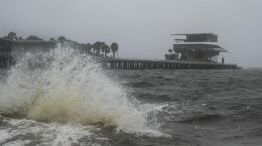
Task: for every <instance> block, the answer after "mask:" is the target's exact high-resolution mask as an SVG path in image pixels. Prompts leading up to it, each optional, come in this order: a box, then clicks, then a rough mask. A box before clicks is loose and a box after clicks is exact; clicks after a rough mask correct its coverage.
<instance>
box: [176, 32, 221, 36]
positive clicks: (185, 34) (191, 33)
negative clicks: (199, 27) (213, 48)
mask: <svg viewBox="0 0 262 146" xmlns="http://www.w3.org/2000/svg"><path fill="white" fill-rule="evenodd" d="M171 35H214V36H217V35H216V34H214V33H176V34H171Z"/></svg>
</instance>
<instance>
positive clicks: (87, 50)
mask: <svg viewBox="0 0 262 146" xmlns="http://www.w3.org/2000/svg"><path fill="white" fill-rule="evenodd" d="M92 48H93V46H92V44H90V43H87V44H86V45H85V51H86V52H87V53H89V54H90V53H91V50H92Z"/></svg>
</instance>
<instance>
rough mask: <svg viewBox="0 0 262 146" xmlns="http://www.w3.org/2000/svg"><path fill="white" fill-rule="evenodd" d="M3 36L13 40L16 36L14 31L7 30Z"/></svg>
mask: <svg viewBox="0 0 262 146" xmlns="http://www.w3.org/2000/svg"><path fill="white" fill-rule="evenodd" d="M5 38H7V39H10V40H14V39H15V38H17V36H16V33H15V32H9V33H8V35H7V36H6V37H5Z"/></svg>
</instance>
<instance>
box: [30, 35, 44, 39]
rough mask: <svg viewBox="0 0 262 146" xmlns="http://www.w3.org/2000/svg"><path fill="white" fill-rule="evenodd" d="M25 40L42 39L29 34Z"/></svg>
mask: <svg viewBox="0 0 262 146" xmlns="http://www.w3.org/2000/svg"><path fill="white" fill-rule="evenodd" d="M26 40H43V39H41V38H39V37H37V36H34V35H31V36H29V37H27V38H26Z"/></svg>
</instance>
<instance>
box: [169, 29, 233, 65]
mask: <svg viewBox="0 0 262 146" xmlns="http://www.w3.org/2000/svg"><path fill="white" fill-rule="evenodd" d="M172 35H173V36H175V39H174V44H173V51H174V53H173V54H167V55H166V59H167V60H191V61H207V62H218V56H219V55H220V53H221V52H228V51H227V50H225V49H224V48H222V47H221V46H219V45H218V43H217V41H218V36H217V35H216V34H213V33H194V34H172ZM222 63H224V58H222Z"/></svg>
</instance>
